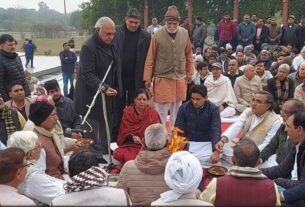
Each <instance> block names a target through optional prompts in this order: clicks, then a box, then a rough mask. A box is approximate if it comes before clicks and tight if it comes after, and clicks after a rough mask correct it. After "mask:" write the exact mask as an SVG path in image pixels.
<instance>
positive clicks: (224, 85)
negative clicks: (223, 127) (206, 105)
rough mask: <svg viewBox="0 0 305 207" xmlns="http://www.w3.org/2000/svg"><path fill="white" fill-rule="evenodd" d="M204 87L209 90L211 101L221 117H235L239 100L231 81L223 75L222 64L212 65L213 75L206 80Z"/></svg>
mask: <svg viewBox="0 0 305 207" xmlns="http://www.w3.org/2000/svg"><path fill="white" fill-rule="evenodd" d="M204 85H205V86H206V87H207V89H208V97H209V100H210V101H211V102H212V103H214V104H215V105H216V106H217V107H218V110H219V112H220V117H222V118H225V117H231V116H234V115H235V113H236V110H235V105H236V104H237V99H236V96H235V94H234V91H233V88H232V84H231V81H230V79H229V78H228V77H226V76H224V75H222V66H221V64H220V63H213V64H212V75H211V76H208V77H207V78H206V80H205V82H204Z"/></svg>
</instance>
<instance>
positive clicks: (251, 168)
mask: <svg viewBox="0 0 305 207" xmlns="http://www.w3.org/2000/svg"><path fill="white" fill-rule="evenodd" d="M232 162H233V164H234V166H233V167H232V168H231V169H230V171H229V175H225V176H223V177H220V178H214V179H213V180H212V181H211V182H210V183H209V185H208V186H207V188H206V190H204V191H203V192H202V194H201V195H200V197H199V198H200V199H201V200H204V201H207V202H209V203H213V204H214V205H215V206H226V205H230V206H279V205H280V203H281V202H280V196H279V193H278V191H277V188H276V185H275V184H274V182H273V181H272V180H270V179H268V178H267V177H266V176H265V175H264V174H262V172H261V171H260V170H259V169H258V168H257V167H256V166H257V164H258V162H259V149H258V147H257V145H256V143H254V142H253V141H252V140H249V139H245V140H241V141H240V142H238V143H237V144H236V146H235V147H234V152H233V157H232Z"/></svg>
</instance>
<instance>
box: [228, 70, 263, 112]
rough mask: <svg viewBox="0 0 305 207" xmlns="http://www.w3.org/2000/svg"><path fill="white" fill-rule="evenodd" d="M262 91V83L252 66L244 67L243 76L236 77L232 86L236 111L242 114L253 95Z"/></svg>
mask: <svg viewBox="0 0 305 207" xmlns="http://www.w3.org/2000/svg"><path fill="white" fill-rule="evenodd" d="M260 90H262V83H261V80H260V78H259V77H258V76H256V75H255V68H254V67H253V66H252V65H246V66H245V68H244V75H243V76H241V77H238V78H237V79H236V81H235V84H234V93H235V95H236V98H237V102H238V103H237V105H236V110H237V111H239V112H241V113H242V112H243V111H244V110H245V109H246V108H247V107H250V103H251V101H252V98H253V97H254V95H255V93H256V92H258V91H260Z"/></svg>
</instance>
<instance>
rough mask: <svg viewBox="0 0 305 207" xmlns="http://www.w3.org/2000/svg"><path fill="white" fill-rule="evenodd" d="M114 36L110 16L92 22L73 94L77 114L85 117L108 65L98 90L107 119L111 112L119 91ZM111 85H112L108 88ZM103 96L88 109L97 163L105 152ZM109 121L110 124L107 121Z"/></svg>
mask: <svg viewBox="0 0 305 207" xmlns="http://www.w3.org/2000/svg"><path fill="white" fill-rule="evenodd" d="M114 36H115V24H114V22H113V20H112V19H110V18H109V17H101V18H100V19H99V20H98V21H97V22H96V24H95V32H94V34H93V35H92V36H91V37H89V39H88V40H87V41H86V42H85V43H84V45H83V46H82V48H81V53H80V64H79V66H80V68H79V75H78V80H77V84H76V88H75V94H74V96H75V97H74V107H75V110H76V113H77V114H80V115H82V116H84V115H85V114H86V112H87V110H88V108H87V107H86V106H87V105H90V103H91V101H92V98H93V96H94V94H95V93H96V92H97V90H100V84H101V83H102V79H103V78H104V76H105V74H106V71H107V69H108V67H109V66H110V64H111V63H112V61H113V64H112V65H111V69H110V72H109V74H108V76H107V78H106V80H105V82H104V83H103V85H102V87H101V90H102V92H103V93H105V94H106V107H107V112H108V113H107V114H108V117H109V120H111V116H110V115H111V114H112V113H113V96H116V95H117V93H118V92H117V90H115V89H113V88H112V87H118V89H119V90H121V88H122V85H121V73H120V69H119V68H120V65H119V64H120V62H119V60H118V56H117V52H116V50H115V48H114V45H113V44H112V41H113V39H114ZM110 86H111V87H110ZM102 106H103V104H102V98H101V97H100V96H99V97H98V98H97V100H96V103H95V105H94V106H93V108H92V109H91V113H90V115H89V116H88V119H87V121H88V122H89V123H90V125H91V127H92V128H93V131H92V134H91V137H92V138H93V139H94V141H95V142H94V145H93V146H92V151H93V152H95V154H96V156H97V158H98V159H99V161H100V162H105V160H103V158H102V156H103V155H102V154H103V153H107V140H106V137H107V135H106V126H105V120H104V116H103V111H102ZM109 124H110V123H109Z"/></svg>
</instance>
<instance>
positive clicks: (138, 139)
mask: <svg viewBox="0 0 305 207" xmlns="http://www.w3.org/2000/svg"><path fill="white" fill-rule="evenodd" d="M148 99H149V96H148V94H147V92H146V91H145V90H144V89H139V90H137V91H136V93H135V96H134V99H133V104H132V105H131V106H128V107H126V108H125V109H124V113H123V118H122V121H121V126H120V130H119V135H118V139H117V144H118V146H119V147H118V148H117V149H116V150H115V151H114V153H113V157H114V158H115V159H116V160H118V161H120V162H121V163H122V164H123V163H125V162H127V161H129V160H134V159H135V158H136V156H137V154H138V152H139V151H140V149H141V146H142V140H143V138H144V131H145V129H146V128H147V127H148V126H150V125H151V124H155V123H161V120H160V117H159V114H158V112H157V111H156V110H155V109H154V108H152V107H150V106H149V105H148Z"/></svg>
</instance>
